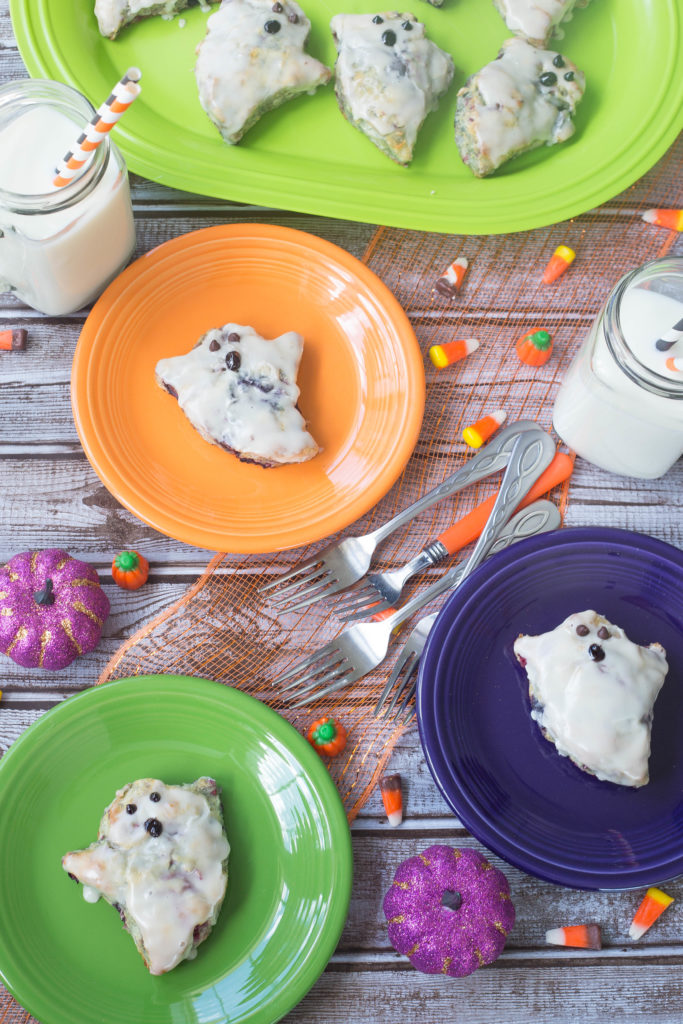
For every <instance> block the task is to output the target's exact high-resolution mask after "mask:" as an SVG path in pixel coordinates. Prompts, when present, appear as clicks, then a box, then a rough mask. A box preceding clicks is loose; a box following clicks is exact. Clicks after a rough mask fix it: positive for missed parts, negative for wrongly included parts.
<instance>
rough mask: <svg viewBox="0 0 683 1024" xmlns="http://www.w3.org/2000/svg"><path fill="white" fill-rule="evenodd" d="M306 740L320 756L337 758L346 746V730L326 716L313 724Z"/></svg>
mask: <svg viewBox="0 0 683 1024" xmlns="http://www.w3.org/2000/svg"><path fill="white" fill-rule="evenodd" d="M306 739H307V740H308V742H309V743H310V744H311V746H313V747H314V748H315V749H316V750H317V751H318V753H319V754H327V756H328V757H335V756H336V755H337V754H341V752H342V750H343V749H344V747H345V746H346V729H345V728H344V726H343V725H342V724H341V723H340V722H336V721H335V720H334V718H331V717H330V715H325V716H324V717H323V718H317V719H316V720H315V722H312V723H311V725H310V726H309V729H308V732H307V733H306Z"/></svg>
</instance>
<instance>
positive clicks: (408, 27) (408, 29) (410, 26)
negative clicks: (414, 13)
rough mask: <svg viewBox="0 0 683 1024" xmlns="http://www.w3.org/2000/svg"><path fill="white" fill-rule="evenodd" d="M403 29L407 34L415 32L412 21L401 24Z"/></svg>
mask: <svg viewBox="0 0 683 1024" xmlns="http://www.w3.org/2000/svg"><path fill="white" fill-rule="evenodd" d="M401 28H404V29H405V30H406V32H412V30H413V23H412V21H404V22H403V23H402V24H401Z"/></svg>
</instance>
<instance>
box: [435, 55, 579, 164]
mask: <svg viewBox="0 0 683 1024" xmlns="http://www.w3.org/2000/svg"><path fill="white" fill-rule="evenodd" d="M585 84H586V82H585V76H584V73H583V71H579V69H578V68H577V66H576V65H575V64H572V62H571V61H570V60H569V59H568V58H567V57H565V56H563V55H562V54H561V53H556V52H555V51H554V50H539V49H538V48H537V47H535V46H532V45H531V44H530V43H527V42H526V41H525V40H524V39H506V40H505V42H504V43H503V45H502V47H501V49H500V52H499V53H498V56H497V57H496V58H495V60H492V61H490V62H489V63H488V64H485V65H484V67H483V68H481V70H480V71H477V72H476V73H475V74H474V75H471V76H470V77H469V78H468V79H467V81H466V82H465V85H464V86H463V87H462V89H460V90H459V92H458V96H457V100H456V106H455V141H456V144H457V146H458V149H459V151H460V156H461V157H462V160H463V163H465V164H467V166H468V167H469V168H470V170H471V171H472V173H473V174H476V176H477V177H478V178H484V177H486V176H487V175H489V174H492V173H493V172H494V171H495V170H496V168H497V167H500V165H501V164H503V163H505V161H506V160H510V159H512V157H515V156H519V154H520V153H526V152H527V151H528V150H531V149H536V148H537V147H538V146H553V145H555V143H557V142H566V140H567V139H569V138H570V137H571V136H572V135H573V134H574V123H573V121H572V117H573V115H574V113H575V111H576V106H577V104H578V102H579V100H580V99H581V97H582V96H583V91H584V88H585Z"/></svg>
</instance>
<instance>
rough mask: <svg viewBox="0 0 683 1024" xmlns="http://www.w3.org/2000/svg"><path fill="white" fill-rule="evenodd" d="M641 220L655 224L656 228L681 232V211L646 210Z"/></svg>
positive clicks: (682, 223)
mask: <svg viewBox="0 0 683 1024" xmlns="http://www.w3.org/2000/svg"><path fill="white" fill-rule="evenodd" d="M643 220H644V221H647V223H648V224H656V225H657V227H658V228H669V229H670V230H671V231H683V210H646V211H645V213H644V214H643Z"/></svg>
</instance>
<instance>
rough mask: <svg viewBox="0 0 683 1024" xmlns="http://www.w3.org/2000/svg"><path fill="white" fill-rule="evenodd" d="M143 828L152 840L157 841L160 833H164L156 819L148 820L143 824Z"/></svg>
mask: <svg viewBox="0 0 683 1024" xmlns="http://www.w3.org/2000/svg"><path fill="white" fill-rule="evenodd" d="M145 828H146V829H147V831H148V832H149V834H150V835H151V837H152V838H153V839H158V838H159V836H160V835H161V833H162V832H163V831H164V826H163V825H162V824H161V822H160V821H159V819H158V818H148V819H147V821H146V822H145Z"/></svg>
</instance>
